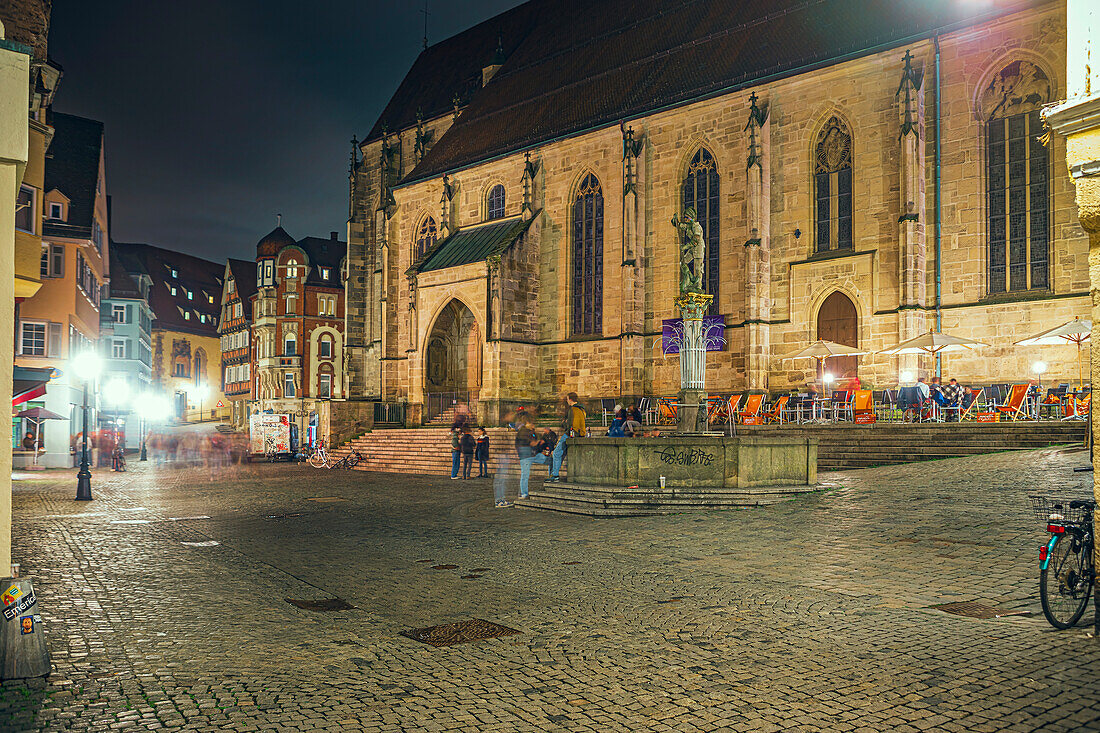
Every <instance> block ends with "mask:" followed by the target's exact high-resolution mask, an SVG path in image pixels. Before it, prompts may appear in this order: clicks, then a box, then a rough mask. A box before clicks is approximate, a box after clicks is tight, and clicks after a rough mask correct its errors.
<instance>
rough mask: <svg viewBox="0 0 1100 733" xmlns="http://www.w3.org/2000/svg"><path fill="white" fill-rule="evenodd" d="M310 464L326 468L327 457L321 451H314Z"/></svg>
mask: <svg viewBox="0 0 1100 733" xmlns="http://www.w3.org/2000/svg"><path fill="white" fill-rule="evenodd" d="M309 465H311V466H313V467H314V468H324V466H325V457H324V456H323V455H321V454H320V453H314V454H313V455H312V456H310V457H309Z"/></svg>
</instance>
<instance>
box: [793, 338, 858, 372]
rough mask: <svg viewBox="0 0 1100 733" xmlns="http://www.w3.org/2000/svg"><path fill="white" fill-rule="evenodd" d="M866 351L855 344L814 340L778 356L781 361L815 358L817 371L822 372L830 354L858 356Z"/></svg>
mask: <svg viewBox="0 0 1100 733" xmlns="http://www.w3.org/2000/svg"><path fill="white" fill-rule="evenodd" d="M868 353H870V352H868V351H866V350H864V349H859V348H856V347H855V346H845V345H844V344H838V343H835V342H833V341H814V342H813V343H812V344H810V345H809V346H807V347H805V348H804V349H800V350H798V351H796V352H794V353H793V354H787V355H786V356H784V357H780V358H781V359H782V360H783V361H786V360H788V359H816V360H817V367H818V372H823V371H824V368H825V360H826V359H828V358H829V357H830V356H858V355H860V354H868Z"/></svg>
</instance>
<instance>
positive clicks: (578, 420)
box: [549, 392, 588, 482]
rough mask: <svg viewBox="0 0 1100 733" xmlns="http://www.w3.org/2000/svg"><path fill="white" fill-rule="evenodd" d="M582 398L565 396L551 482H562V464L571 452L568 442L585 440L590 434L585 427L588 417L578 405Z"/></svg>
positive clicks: (575, 394) (552, 463)
mask: <svg viewBox="0 0 1100 733" xmlns="http://www.w3.org/2000/svg"><path fill="white" fill-rule="evenodd" d="M579 401H580V398H579V397H577V393H576V392H570V393H569V394H567V395H566V396H565V411H564V412H563V413H562V422H561V437H560V438H558V443H557V445H555V446H554V452H553V454H552V456H551V457H552V459H553V460H552V462H551V464H550V479H549V480H550V481H552V482H554V481H561V478H560V477H559V474H560V473H561V464H562V461H564V460H565V454H566V451H568V450H569V445H568V440H569V438H570V437H571V436H572V437H577V438H583V437H584V436H585V435H587V434H588V428H587V426H586V425H585V421H586V418H587V415H586V414H585V412H584V408H583V407H581V406H580V405H578V404H577V402H579Z"/></svg>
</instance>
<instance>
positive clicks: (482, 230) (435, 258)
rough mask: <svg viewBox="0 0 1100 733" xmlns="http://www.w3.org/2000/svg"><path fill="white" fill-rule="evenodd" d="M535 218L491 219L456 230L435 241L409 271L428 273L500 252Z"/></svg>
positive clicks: (480, 259) (465, 263) (479, 260)
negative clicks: (425, 254)
mask: <svg viewBox="0 0 1100 733" xmlns="http://www.w3.org/2000/svg"><path fill="white" fill-rule="evenodd" d="M532 221H534V217H532V218H530V219H524V218H522V217H518V218H514V219H505V220H503V221H494V222H493V223H492V224H482V225H480V226H476V227H466V228H464V229H459V230H458V231H457V232H455V233H454V234H452V235H451V236H449V237H447V238H446V239H444V240H443V241H442V242H440V243H439V244H437V245H436V246H435V248H433V249H432V250H431V251H430V252H428V254H427V256H425V257H424V258H422V259H421V260H420V261H419V262H417V263H415V264H414V265H413V266H412V267H410V268H409V270H410V271H411V272H430V271H431V270H442V269H444V268H447V267H458V266H459V265H468V264H470V263H471V262H481V261H484V260H486V259H488V258H489V257H491V256H492V255H494V254H500V253H501V252H503V251H504V250H506V249H508V247H509V246H511V244H512V243H513V242H515V241H516V240H517V239H519V238H520V237H521V236H523V233H524V232H526V231H527V227H529V226H531V222H532Z"/></svg>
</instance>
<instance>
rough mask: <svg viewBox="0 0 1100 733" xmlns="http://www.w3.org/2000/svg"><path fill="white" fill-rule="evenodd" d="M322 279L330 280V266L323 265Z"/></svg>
mask: <svg viewBox="0 0 1100 733" xmlns="http://www.w3.org/2000/svg"><path fill="white" fill-rule="evenodd" d="M321 279H322V280H328V268H327V267H322V268H321Z"/></svg>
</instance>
